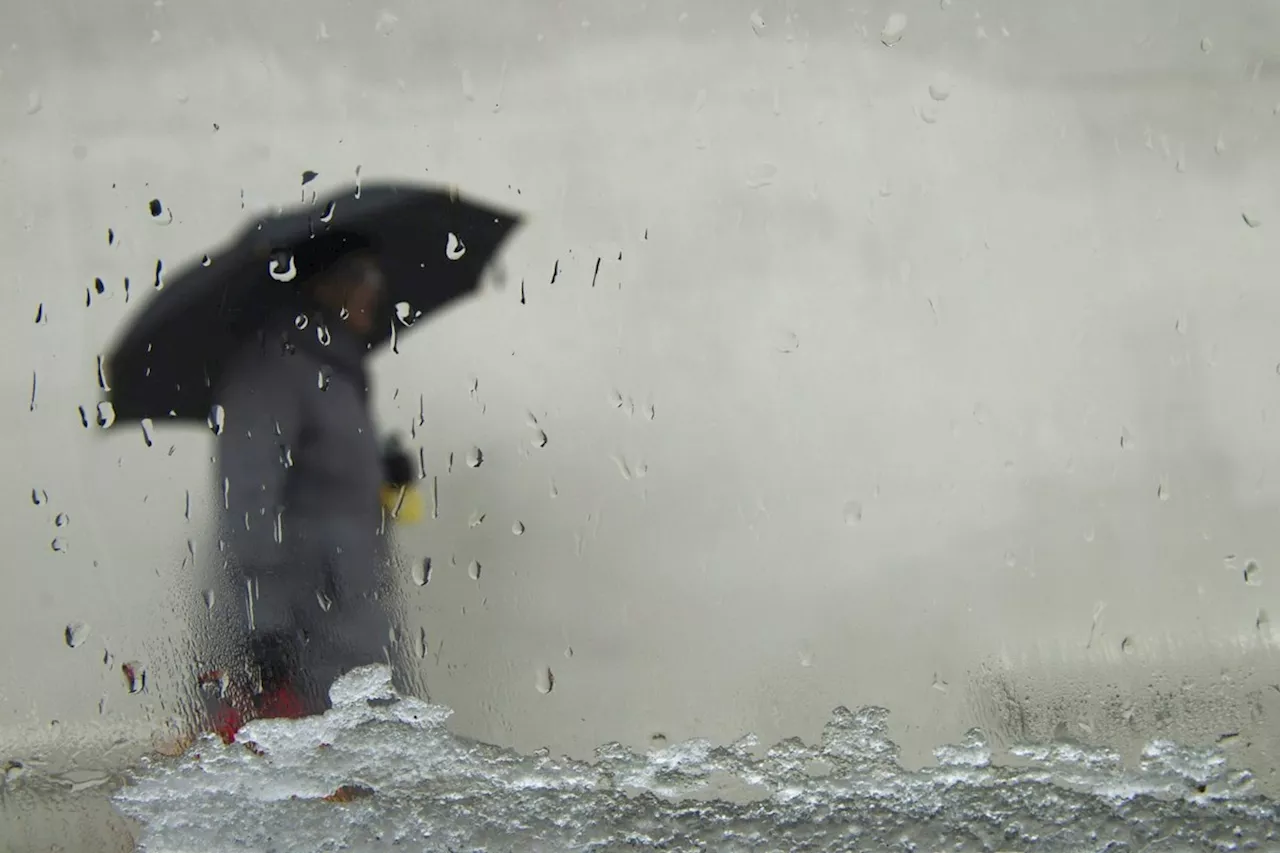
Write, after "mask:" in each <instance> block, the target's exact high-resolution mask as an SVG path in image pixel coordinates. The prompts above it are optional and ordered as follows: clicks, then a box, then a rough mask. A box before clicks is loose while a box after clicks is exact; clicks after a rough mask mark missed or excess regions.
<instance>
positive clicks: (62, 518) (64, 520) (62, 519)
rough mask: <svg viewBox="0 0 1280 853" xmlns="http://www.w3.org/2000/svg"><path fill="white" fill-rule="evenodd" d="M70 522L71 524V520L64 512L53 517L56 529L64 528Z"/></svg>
mask: <svg viewBox="0 0 1280 853" xmlns="http://www.w3.org/2000/svg"><path fill="white" fill-rule="evenodd" d="M70 522H71V519H70V518H69V517H68V516H67V514H66V513H65V512H60V513H58V514H57V515H56V516H54V519H53V523H54V525H55V526H57V527H66V526H67V525H68V524H69V523H70Z"/></svg>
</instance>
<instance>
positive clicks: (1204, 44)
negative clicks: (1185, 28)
mask: <svg viewBox="0 0 1280 853" xmlns="http://www.w3.org/2000/svg"><path fill="white" fill-rule="evenodd" d="M1200 49H1201V50H1202V51H1204V52H1205V53H1208V52H1209V51H1211V50H1213V39H1211V38H1209V37H1208V36H1205V37H1204V38H1202V39H1200Z"/></svg>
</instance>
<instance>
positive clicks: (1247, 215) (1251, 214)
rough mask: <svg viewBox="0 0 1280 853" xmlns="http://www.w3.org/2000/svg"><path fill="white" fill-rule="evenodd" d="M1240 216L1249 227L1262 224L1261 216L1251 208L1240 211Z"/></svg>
mask: <svg viewBox="0 0 1280 853" xmlns="http://www.w3.org/2000/svg"><path fill="white" fill-rule="evenodd" d="M1240 218H1241V219H1243V220H1244V224H1245V225H1248V226H1249V227H1250V228H1257V227H1259V226H1260V225H1262V218H1261V217H1260V216H1258V214H1257V212H1256V211H1253V210H1245V211H1241V213H1240Z"/></svg>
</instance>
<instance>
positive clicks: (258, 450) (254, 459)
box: [217, 311, 393, 695]
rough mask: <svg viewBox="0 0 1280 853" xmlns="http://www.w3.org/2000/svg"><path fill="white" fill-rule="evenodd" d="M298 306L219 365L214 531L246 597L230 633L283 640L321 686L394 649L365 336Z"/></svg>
mask: <svg viewBox="0 0 1280 853" xmlns="http://www.w3.org/2000/svg"><path fill="white" fill-rule="evenodd" d="M300 316H303V315H298V314H297V313H296V312H294V311H289V312H286V313H284V314H281V315H280V316H278V317H277V318H275V320H274V321H273V322H272V323H270V324H269V325H268V326H267V327H266V329H265V333H264V335H263V336H262V339H261V340H260V341H254V342H253V343H251V344H249V345H247V346H246V347H245V348H244V350H243V351H242V352H241V353H240V354H239V356H238V358H236V359H235V360H234V362H233V363H232V364H230V365H229V367H228V369H227V370H226V372H225V373H224V375H223V377H222V381H221V384H220V392H219V394H218V397H217V399H218V403H219V404H220V405H221V406H222V407H223V417H224V421H223V427H222V432H221V435H220V437H219V439H218V454H217V459H218V467H219V484H220V486H221V489H222V496H221V497H222V500H221V501H220V504H221V509H222V513H221V520H220V521H221V524H220V532H221V538H222V547H223V549H224V557H225V569H226V577H225V580H226V581H227V583H228V585H229V588H230V589H232V590H235V594H233V600H236V602H237V603H238V604H240V605H241V606H240V607H238V608H234V609H232V610H231V611H230V612H231V613H232V614H233V615H232V621H233V624H232V625H231V626H229V628H230V631H231V632H232V634H233V635H234V636H238V637H242V638H246V639H252V638H253V637H254V636H264V635H265V636H271V635H275V636H284V637H287V638H289V642H290V643H291V644H293V645H296V647H297V648H298V649H300V652H299V655H300V660H299V662H298V663H299V665H300V667H301V668H302V669H303V670H304V671H305V674H306V676H307V678H306V681H307V682H308V683H310V685H311V687H312V689H313V690H318V691H320V692H321V695H323V692H324V691H327V689H328V686H329V684H330V683H331V682H332V681H333V679H334V678H335V677H336V676H337V675H339V674H341V673H342V672H344V671H346V670H347V669H350V668H351V667H353V666H358V665H362V664H366V663H374V662H379V661H386V660H388V652H387V647H388V646H389V642H390V640H389V637H390V631H391V625H392V618H393V610H392V607H391V604H392V602H391V593H392V589H391V586H392V585H391V583H390V554H389V549H388V548H387V542H386V539H385V536H384V532H383V531H384V530H385V521H384V519H383V512H382V507H381V502H380V495H379V489H380V487H381V484H382V459H381V453H380V443H379V441H378V438H377V436H376V435H375V432H374V425H373V422H372V417H371V413H370V408H369V402H368V396H369V391H368V380H367V377H366V373H365V369H364V359H365V356H366V354H367V350H366V347H365V346H364V345H363V343H362V342H361V341H360V340H359V339H358V338H357V337H356V336H355V335H354V334H353V333H351V332H350V331H349V330H348V329H347V328H346V326H345V325H344V324H343V323H342V322H341V321H338V320H328V321H326V319H325V317H324V315H323V314H321V313H319V312H316V313H313V314H311V315H310V317H309V318H308V322H307V323H306V324H305V325H304V324H303V323H301V322H299V320H298V318H299V317H300ZM300 325H304V328H301V329H300V328H298V326H300ZM236 611H238V613H237V612H236Z"/></svg>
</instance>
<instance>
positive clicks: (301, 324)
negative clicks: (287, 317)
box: [293, 311, 311, 332]
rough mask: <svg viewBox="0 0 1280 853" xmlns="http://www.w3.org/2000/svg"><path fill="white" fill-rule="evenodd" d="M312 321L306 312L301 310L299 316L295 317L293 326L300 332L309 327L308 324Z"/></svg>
mask: <svg viewBox="0 0 1280 853" xmlns="http://www.w3.org/2000/svg"><path fill="white" fill-rule="evenodd" d="M310 322H311V319H310V318H309V317H307V314H306V312H305V311H303V312H300V313H299V314H298V316H296V317H294V318H293V327H294V328H295V329H297V330H298V331H299V332H301V331H302V330H303V329H305V328H307V324H309V323H310Z"/></svg>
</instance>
